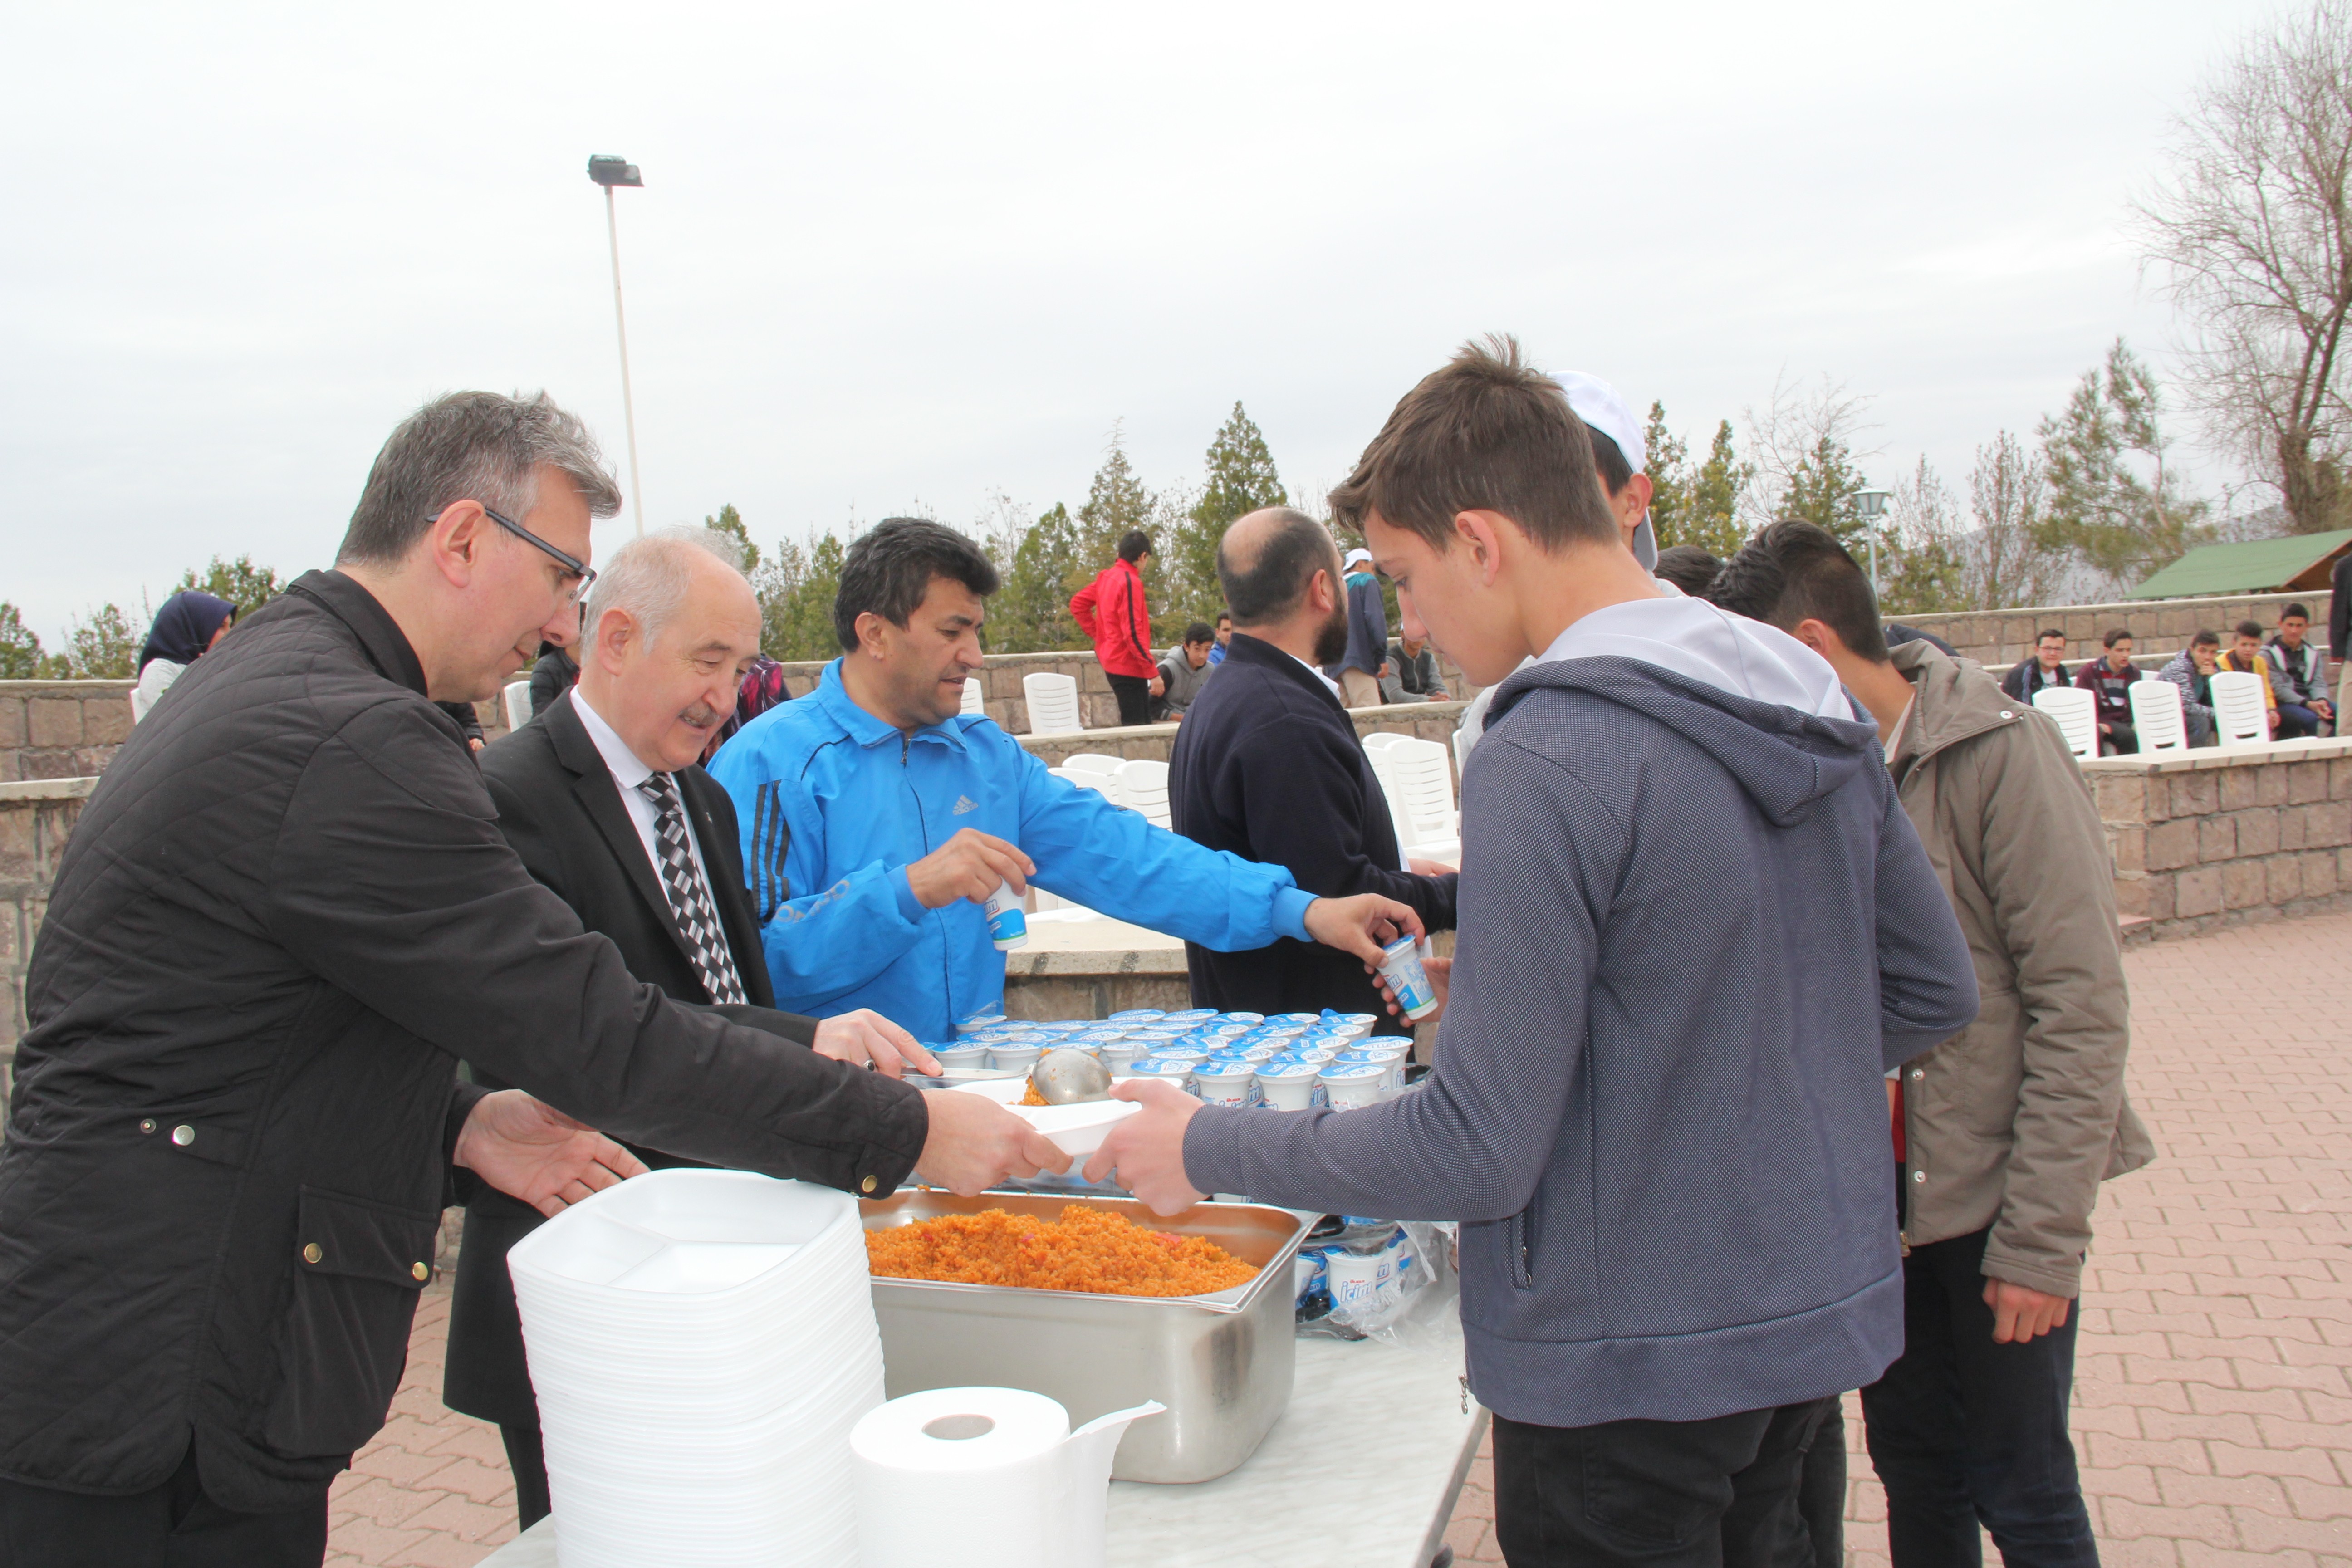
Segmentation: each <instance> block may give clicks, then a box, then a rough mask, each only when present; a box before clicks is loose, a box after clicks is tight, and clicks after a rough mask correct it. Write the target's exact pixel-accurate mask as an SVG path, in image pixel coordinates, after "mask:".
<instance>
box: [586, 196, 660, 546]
mask: <svg viewBox="0 0 2352 1568" xmlns="http://www.w3.org/2000/svg"><path fill="white" fill-rule="evenodd" d="M588 177H589V178H590V179H592V180H593V181H595V182H596V183H597V184H600V185H602V186H604V235H605V237H606V238H608V239H610V240H611V241H612V242H613V325H614V328H616V329H617V330H618V331H619V332H620V334H621V422H622V423H623V425H625V426H626V427H627V429H628V432H629V508H630V510H631V512H632V514H633V515H634V516H635V518H636V521H637V534H638V537H640V538H643V537H644V536H645V531H646V491H645V485H644V482H643V481H642V480H640V479H638V478H637V411H636V407H635V405H634V404H633V403H632V402H631V401H630V398H629V323H628V319H627V318H626V317H625V316H624V315H622V313H621V225H620V220H619V219H618V218H616V217H614V215H613V192H614V188H615V187H617V186H621V185H634V186H636V187H638V188H640V189H642V188H643V187H644V185H645V183H646V182H645V178H644V176H643V175H641V174H638V173H637V166H636V165H635V163H630V162H629V161H628V160H627V159H625V158H615V157H612V156H610V155H609V154H599V155H597V156H596V157H593V158H591V159H589V160H588Z"/></svg>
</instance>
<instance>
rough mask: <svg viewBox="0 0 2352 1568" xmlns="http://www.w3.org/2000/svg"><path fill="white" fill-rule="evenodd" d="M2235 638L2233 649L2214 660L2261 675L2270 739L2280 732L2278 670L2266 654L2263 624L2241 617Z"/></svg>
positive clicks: (2241, 671)
mask: <svg viewBox="0 0 2352 1568" xmlns="http://www.w3.org/2000/svg"><path fill="white" fill-rule="evenodd" d="M2231 637H2233V638H2234V639H2235V640H2233V641H2232V642H2231V646H2230V651H2229V652H2227V653H2225V654H2223V655H2222V656H2221V658H2219V659H2218V660H2216V661H2215V663H2216V664H2217V665H2219V667H2220V668H2223V669H2226V670H2229V671H2231V673H2233V674H2237V675H2254V676H2259V677H2261V678H2262V683H2263V717H2265V718H2266V719H2268V720H2269V721H2270V727H2271V739H2273V740H2277V739H2278V736H2279V695H2278V679H2277V676H2278V672H2277V671H2276V670H2274V669H2273V668H2271V662H2270V660H2268V659H2266V658H2263V628H2262V624H2261V623H2260V622H2259V621H2240V622H2239V623H2238V624H2237V626H2236V627H2235V628H2234V629H2233V630H2232V632H2231Z"/></svg>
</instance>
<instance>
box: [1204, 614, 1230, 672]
mask: <svg viewBox="0 0 2352 1568" xmlns="http://www.w3.org/2000/svg"><path fill="white" fill-rule="evenodd" d="M1233 640H1234V613H1233V612H1232V611H1231V610H1219V611H1218V612H1217V642H1216V646H1215V647H1212V648H1211V649H1210V650H1209V662H1210V663H1211V664H1223V663H1224V662H1225V649H1226V648H1227V647H1231V646H1232V644H1233Z"/></svg>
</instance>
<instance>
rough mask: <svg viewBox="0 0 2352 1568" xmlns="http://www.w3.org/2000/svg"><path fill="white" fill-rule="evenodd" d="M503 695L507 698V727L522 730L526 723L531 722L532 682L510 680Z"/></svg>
mask: <svg viewBox="0 0 2352 1568" xmlns="http://www.w3.org/2000/svg"><path fill="white" fill-rule="evenodd" d="M502 695H503V696H504V697H505V698H506V704H507V728H508V729H509V730H520V729H521V728H522V727H523V726H524V725H525V724H528V723H530V681H528V680H509V681H508V682H507V687H506V690H505V692H504V693H503V694H502Z"/></svg>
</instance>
